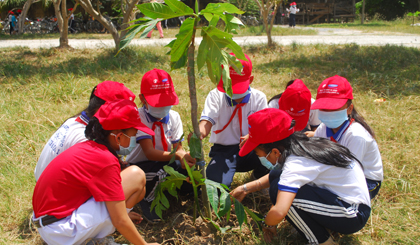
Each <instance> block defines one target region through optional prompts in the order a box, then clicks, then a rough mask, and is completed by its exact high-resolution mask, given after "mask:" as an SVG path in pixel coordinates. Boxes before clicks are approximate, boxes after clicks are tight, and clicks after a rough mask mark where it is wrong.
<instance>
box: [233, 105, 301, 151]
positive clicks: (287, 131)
mask: <svg viewBox="0 0 420 245" xmlns="http://www.w3.org/2000/svg"><path fill="white" fill-rule="evenodd" d="M292 120H293V118H292V117H290V116H289V114H287V113H286V112H284V111H282V110H278V109H274V108H266V109H263V110H261V111H257V112H255V113H254V114H252V115H251V116H249V117H248V123H249V139H248V140H247V141H246V142H245V144H244V146H242V148H241V150H240V151H239V156H241V157H243V156H245V155H247V154H248V153H250V152H251V151H252V150H253V149H255V147H257V146H259V145H260V144H267V143H273V142H276V141H279V140H282V139H285V138H287V137H289V136H290V135H291V134H293V132H295V129H294V127H293V128H290V124H291V123H292Z"/></svg>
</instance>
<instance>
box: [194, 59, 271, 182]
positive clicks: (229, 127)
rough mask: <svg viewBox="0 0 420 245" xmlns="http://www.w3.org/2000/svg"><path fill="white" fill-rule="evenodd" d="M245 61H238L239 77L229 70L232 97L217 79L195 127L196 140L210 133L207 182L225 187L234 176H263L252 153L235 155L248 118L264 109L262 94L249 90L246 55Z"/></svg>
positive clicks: (265, 99)
mask: <svg viewBox="0 0 420 245" xmlns="http://www.w3.org/2000/svg"><path fill="white" fill-rule="evenodd" d="M231 55H234V54H233V53H231ZM245 57H246V58H247V60H240V61H241V63H242V66H243V71H242V74H237V73H236V72H235V70H234V69H233V68H232V67H230V68H229V70H230V77H231V79H232V91H233V95H232V97H230V96H228V95H227V94H226V93H225V90H224V88H223V80H222V79H220V82H219V84H218V86H217V88H216V89H213V90H212V91H210V93H209V94H208V96H207V98H206V102H205V105H204V110H203V112H202V113H201V118H200V124H199V127H200V133H201V135H200V138H201V139H203V138H205V137H206V136H207V135H209V134H210V132H211V135H210V140H209V141H210V143H213V146H212V147H211V150H210V153H209V156H210V157H211V158H212V159H211V160H210V162H209V164H208V166H207V178H208V179H210V180H213V181H216V182H218V183H223V184H225V185H227V186H230V184H231V183H232V181H233V176H234V175H235V172H248V171H251V170H254V172H253V174H254V177H256V178H259V177H261V176H263V175H265V174H266V173H267V169H266V168H265V167H264V166H262V165H261V164H260V162H259V160H258V157H257V156H256V155H255V154H254V153H253V152H251V153H250V154H248V155H246V156H239V155H238V152H239V143H240V142H241V140H242V139H244V137H245V136H246V135H247V134H248V116H249V115H252V114H253V113H255V112H257V111H259V110H262V109H264V108H266V107H267V98H266V96H265V94H264V93H262V92H260V91H258V90H256V89H253V88H251V87H250V84H251V83H252V81H253V79H254V76H252V75H251V74H252V62H251V59H250V58H249V57H248V55H245Z"/></svg>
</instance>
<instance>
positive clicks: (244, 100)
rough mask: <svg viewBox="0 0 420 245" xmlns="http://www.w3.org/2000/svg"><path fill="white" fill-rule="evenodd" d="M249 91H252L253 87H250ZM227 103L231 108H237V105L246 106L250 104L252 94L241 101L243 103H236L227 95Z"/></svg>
mask: <svg viewBox="0 0 420 245" xmlns="http://www.w3.org/2000/svg"><path fill="white" fill-rule="evenodd" d="M248 90H249V91H251V87H248ZM225 98H226V102H227V104H228V105H229V106H232V107H233V106H236V105H237V104H246V103H249V99H250V98H251V93H249V94H247V95H246V96H245V97H244V98H243V99H242V101H241V103H237V102H236V101H234V100H232V99H231V98H230V97H229V96H228V95H227V94H225Z"/></svg>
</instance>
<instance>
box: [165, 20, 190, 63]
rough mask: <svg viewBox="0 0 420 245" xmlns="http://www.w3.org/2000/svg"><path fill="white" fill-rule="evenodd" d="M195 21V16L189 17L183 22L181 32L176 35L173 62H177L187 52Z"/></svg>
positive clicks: (172, 54) (172, 52) (172, 51)
mask: <svg viewBox="0 0 420 245" xmlns="http://www.w3.org/2000/svg"><path fill="white" fill-rule="evenodd" d="M194 21H195V19H194V18H188V19H186V20H185V21H184V22H183V23H182V25H181V27H180V29H179V33H178V34H177V35H176V41H175V43H174V44H173V46H172V50H171V62H177V61H178V60H179V59H180V58H181V57H182V56H183V54H185V50H186V49H188V46H189V45H190V43H191V39H192V35H193V32H194Z"/></svg>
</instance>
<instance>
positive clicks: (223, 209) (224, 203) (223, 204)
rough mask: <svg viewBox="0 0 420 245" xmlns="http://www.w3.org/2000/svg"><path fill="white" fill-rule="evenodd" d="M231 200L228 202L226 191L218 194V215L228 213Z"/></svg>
mask: <svg viewBox="0 0 420 245" xmlns="http://www.w3.org/2000/svg"><path fill="white" fill-rule="evenodd" d="M230 206H231V202H230V195H229V193H227V192H222V194H221V195H220V209H219V216H220V217H222V216H224V215H225V214H227V213H228V211H229V210H230Z"/></svg>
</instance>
